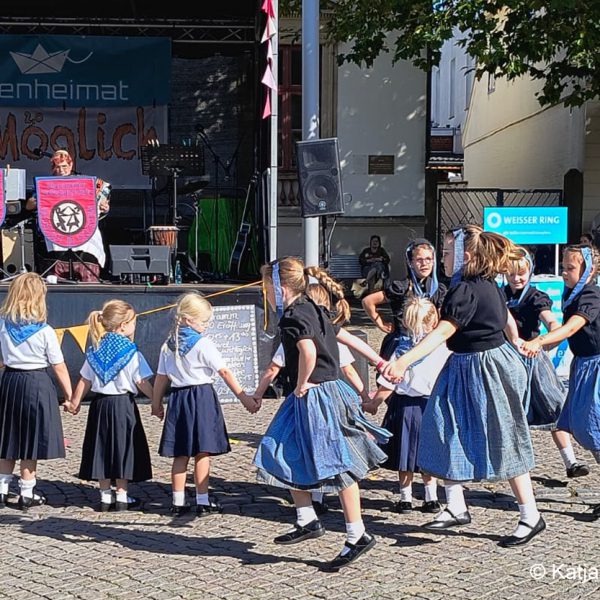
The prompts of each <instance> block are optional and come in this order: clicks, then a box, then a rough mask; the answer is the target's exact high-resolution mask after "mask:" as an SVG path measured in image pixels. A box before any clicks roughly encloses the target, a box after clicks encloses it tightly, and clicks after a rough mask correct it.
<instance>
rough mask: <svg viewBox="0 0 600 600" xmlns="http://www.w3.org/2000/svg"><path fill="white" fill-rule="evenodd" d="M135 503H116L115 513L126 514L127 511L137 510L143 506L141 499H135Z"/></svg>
mask: <svg viewBox="0 0 600 600" xmlns="http://www.w3.org/2000/svg"><path fill="white" fill-rule="evenodd" d="M132 500H133V502H119V501H118V500H117V501H116V502H115V512H124V511H126V510H137V509H138V508H140V507H141V506H142V501H141V500H140V499H139V498H136V499H133V498H132Z"/></svg>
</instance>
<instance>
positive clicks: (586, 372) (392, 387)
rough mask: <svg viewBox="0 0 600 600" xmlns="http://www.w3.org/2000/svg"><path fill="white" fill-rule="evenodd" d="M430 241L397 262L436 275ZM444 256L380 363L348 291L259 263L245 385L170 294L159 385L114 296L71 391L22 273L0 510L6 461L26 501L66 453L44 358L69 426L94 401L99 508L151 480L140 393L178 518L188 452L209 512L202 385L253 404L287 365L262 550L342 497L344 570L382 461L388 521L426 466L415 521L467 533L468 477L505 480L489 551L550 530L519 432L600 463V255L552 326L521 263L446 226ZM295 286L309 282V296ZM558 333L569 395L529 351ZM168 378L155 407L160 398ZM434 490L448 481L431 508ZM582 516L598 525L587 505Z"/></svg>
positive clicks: (262, 452) (365, 537) (357, 549)
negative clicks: (253, 357)
mask: <svg viewBox="0 0 600 600" xmlns="http://www.w3.org/2000/svg"><path fill="white" fill-rule="evenodd" d="M427 244H428V243H426V244H425V245H424V246H423V247H421V246H419V247H416V248H412V250H411V255H410V258H412V254H414V255H415V256H416V255H417V254H418V253H419V252H421V254H423V252H425V254H426V253H427V252H430V253H431V258H430V259H429V258H428V260H431V261H432V262H433V271H434V273H435V253H434V250H433V248H432V247H430V245H428V246H427ZM425 254H423V255H424V256H425ZM419 256H420V255H419ZM408 257H409V255H408V253H407V258H408ZM423 262H424V259H423ZM443 264H444V270H445V273H446V275H447V276H448V277H449V278H451V281H450V285H449V287H448V290H447V291H446V289H445V288H443V286H441V284H440V285H438V284H437V280H436V281H435V285H431V282H429V284H428V283H427V282H426V281H425V277H426V276H427V275H424V276H423V277H420V275H423V274H424V273H426V270H423V271H422V272H418V271H413V270H412V269H411V265H410V263H409V265H408V266H409V272H410V273H411V276H412V280H414V281H413V282H412V283H411V287H412V289H413V290H414V293H410V294H407V295H406V298H405V301H404V303H403V306H402V318H401V320H400V322H399V323H398V326H397V327H396V328H395V331H394V338H393V348H386V349H385V354H386V356H387V357H388V358H389V360H386V359H383V358H381V356H380V355H379V354H377V353H376V352H375V351H374V350H372V349H371V348H370V347H369V346H368V345H367V344H366V343H365V342H363V341H362V340H361V339H359V338H358V337H356V336H354V335H352V334H350V333H349V332H348V331H347V330H345V329H344V328H343V326H342V325H343V324H344V323H345V322H347V321H348V320H349V316H350V310H349V306H348V304H347V302H346V300H345V298H344V292H345V290H344V288H343V286H342V285H340V284H339V283H338V282H336V281H335V280H333V279H332V278H331V277H330V276H329V274H328V273H326V272H325V271H323V270H322V269H320V268H318V267H308V268H305V267H304V265H303V263H302V262H301V261H300V260H299V259H296V258H290V257H287V258H282V259H279V260H277V261H274V262H273V263H270V264H268V265H265V266H264V267H263V268H262V270H261V273H262V280H263V292H264V294H265V295H266V299H267V301H268V303H269V305H270V306H271V308H272V309H273V310H274V311H276V312H277V314H278V317H279V332H280V339H281V346H280V348H278V349H277V351H276V353H275V356H274V357H273V361H272V363H271V364H270V365H269V367H268V368H267V370H266V371H265V373H264V375H263V377H262V378H261V380H260V383H259V385H258V388H257V389H256V390H255V391H254V392H252V393H247V392H246V391H245V390H243V389H242V387H241V386H240V384H239V382H238V381H237V379H236V378H235V376H234V375H233V373H232V372H231V371H230V370H229V369H228V368H227V365H226V364H225V362H224V360H223V357H222V356H221V353H220V352H219V350H218V348H217V347H216V346H215V344H214V343H213V342H212V340H211V339H210V337H209V336H206V335H204V332H205V329H206V327H207V325H208V323H209V321H210V319H211V316H212V308H211V306H210V304H209V303H208V301H207V300H206V299H204V298H203V297H202V296H200V295H199V294H196V293H188V294H185V295H184V296H182V297H181V298H180V299H179V300H178V302H177V305H176V309H175V314H174V324H173V328H172V330H171V332H170V333H169V335H168V338H167V340H166V341H165V343H164V344H163V346H162V348H161V351H160V358H159V364H158V368H157V374H156V376H155V379H154V384H153V386H151V384H150V382H149V380H150V378H151V377H152V375H153V373H152V370H151V369H150V367H149V365H148V363H147V362H146V360H145V359H144V357H143V355H142V354H141V353H140V351H139V350H138V348H137V346H136V345H135V343H134V342H133V336H134V331H135V322H136V321H135V319H136V315H135V311H134V309H133V307H132V306H130V305H129V304H127V303H125V302H123V301H121V300H111V301H109V302H107V303H106V304H105V305H104V306H103V307H102V310H99V311H94V312H92V313H91V314H90V316H89V319H88V323H89V327H90V338H91V344H90V347H89V348H88V350H87V351H86V357H85V363H84V365H83V367H82V369H81V378H80V380H79V382H78V383H77V385H76V387H75V390H74V391H72V389H71V382H70V379H69V376H68V372H67V369H66V367H65V363H64V359H63V356H62V353H61V350H60V346H59V343H58V340H57V337H56V334H55V332H54V330H53V329H52V328H51V327H49V326H48V325H47V324H46V302H45V294H46V289H45V284H44V282H43V280H42V279H41V278H40V277H39V276H37V275H35V274H24V275H21V276H19V277H17V278H16V279H15V280H14V281H13V282H12V283H11V286H10V288H9V291H8V294H7V297H6V300H5V302H4V304H3V306H2V307H1V309H0V318H1V320H0V349H1V353H2V361H3V364H4V366H5V372H4V375H3V378H2V382H1V384H0V507H1V506H3V505H5V504H6V502H7V499H8V486H9V483H10V481H11V479H12V477H13V475H12V473H13V470H14V467H15V461H16V460H20V479H19V488H20V495H19V500H18V506H19V507H20V508H22V509H24V510H26V509H28V508H29V507H31V506H36V505H40V504H43V503H44V502H45V501H46V499H45V497H44V495H43V493H42V492H41V491H39V490H37V489H36V467H37V461H38V460H43V459H51V458H61V457H64V455H65V451H64V444H63V438H62V426H61V420H60V414H59V405H58V401H57V394H56V391H55V388H54V386H53V384H52V381H51V379H50V377H49V376H48V374H47V368H48V367H51V368H52V369H53V371H54V373H55V376H56V380H57V382H58V384H59V385H60V387H61V388H62V392H63V395H64V397H65V401H64V405H63V406H64V409H65V410H66V411H68V412H70V413H72V414H74V415H76V414H77V413H78V412H79V409H80V406H81V401H82V399H83V398H84V397H85V396H86V395H87V394H88V392H90V391H91V392H93V393H94V395H93V399H92V400H91V404H90V408H89V411H88V420H87V425H86V430H85V436H84V441H83V449H82V459H81V466H80V471H79V477H80V478H81V479H84V480H97V481H98V483H99V489H100V510H101V511H104V512H106V511H109V510H116V511H124V510H132V509H135V508H137V507H138V506H139V501H138V500H136V499H134V498H131V497H130V496H128V494H127V484H128V482H129V481H143V480H147V479H150V478H151V477H152V469H151V460H150V452H149V449H148V443H147V441H146V436H145V433H144V429H143V426H142V423H141V420H140V415H139V412H138V409H137V406H136V403H135V401H134V395H135V394H136V393H137V392H141V393H142V394H144V395H146V396H148V397H149V398H151V399H152V415H154V416H156V417H158V418H159V419H161V420H162V419H164V424H163V431H162V436H161V440H160V445H159V454H160V455H161V456H165V457H172V458H173V466H172V474H171V483H172V494H173V496H172V507H171V511H172V513H173V514H174V515H181V514H184V513H186V512H188V511H189V510H190V509H191V508H192V505H191V504H190V503H189V502H188V501H187V500H186V494H185V482H186V474H187V468H188V463H189V461H190V459H191V458H193V459H194V480H195V485H196V502H195V511H196V513H197V514H198V515H205V514H210V513H215V512H220V511H221V510H222V508H221V506H220V504H219V502H218V500H217V499H216V498H215V497H214V496H211V495H209V472H210V457H211V456H215V455H219V454H224V453H226V452H229V451H230V446H229V440H228V435H227V429H226V425H225V420H224V418H223V413H222V411H221V407H220V404H219V399H218V398H217V396H216V394H215V391H214V389H213V387H212V381H213V378H214V376H215V375H216V374H218V375H219V376H220V377H222V378H223V380H224V381H225V383H226V384H227V385H228V387H229V388H230V389H231V390H232V392H233V393H234V394H235V396H236V397H237V398H238V399H239V400H240V402H241V403H242V404H243V406H244V407H245V408H246V409H247V410H248V411H249V412H250V413H255V412H256V411H258V410H259V409H260V407H261V402H262V396H263V395H264V393H265V391H266V389H267V387H268V386H269V384H270V383H271V382H272V381H273V379H274V378H275V377H276V376H277V375H278V374H279V372H280V371H281V369H284V370H285V374H286V382H287V383H286V386H285V387H286V389H285V392H286V394H285V396H286V397H285V399H284V400H283V402H282V404H281V406H280V408H279V410H278V411H277V413H276V415H275V416H274V418H273V420H272V422H271V424H270V425H269V427H268V428H267V431H266V432H265V434H264V436H263V438H262V440H261V442H260V444H259V447H258V449H257V452H256V455H255V458H254V463H255V465H256V467H257V469H258V471H257V478H258V480H259V481H260V482H262V483H266V484H269V485H274V486H277V487H281V488H286V489H288V490H289V491H290V492H291V495H292V498H293V501H294V504H295V508H296V521H295V523H294V525H293V527H292V529H291V530H290V531H288V532H286V533H283V534H282V535H280V536H278V537H276V538H275V539H274V540H273V541H274V543H276V544H295V543H300V542H304V541H306V540H310V539H314V538H318V537H320V536H322V535H324V533H325V529H324V527H323V524H322V523H321V520H320V518H319V516H318V513H319V512H321V511H319V510H318V507H319V506H321V507H322V503H321V502H320V501H322V495H323V493H326V492H329V493H337V494H338V495H339V498H340V503H341V506H342V510H343V514H344V519H345V523H346V541H345V543H344V546H343V547H342V550H341V551H340V553H339V554H338V555H337V556H336V557H335V558H334V559H333V560H332V561H330V562H329V563H328V564H327V568H328V569H330V570H334V571H336V570H339V569H340V568H342V567H344V566H345V565H347V564H349V563H351V562H353V561H354V560H356V559H357V558H358V557H359V556H361V555H362V554H364V553H365V552H367V551H368V550H369V549H371V548H372V547H373V546H374V545H375V538H374V537H373V536H372V535H371V534H370V533H368V532H367V531H366V528H365V525H364V523H363V520H362V513H361V502H360V492H359V486H358V484H359V482H360V480H361V479H363V478H364V477H365V476H366V475H367V473H368V472H369V471H370V470H372V469H374V468H377V467H379V466H381V467H384V468H387V469H392V470H394V471H396V472H398V477H399V485H400V495H399V500H398V502H396V503H395V504H394V506H393V509H394V510H396V511H397V512H400V513H408V512H411V511H412V510H413V498H412V480H413V475H414V473H417V472H420V473H421V475H422V477H423V483H424V488H425V501H424V503H423V505H422V507H421V509H422V511H423V512H426V513H431V514H432V515H435V516H433V519H432V520H431V521H429V522H428V523H426V524H425V525H424V527H425V528H426V529H428V530H444V529H448V528H451V527H458V526H462V525H466V524H468V523H470V522H471V514H470V512H469V510H468V507H467V504H466V501H465V497H464V493H463V485H462V484H463V483H464V482H466V481H484V480H485V481H498V480H508V481H509V484H510V486H511V488H512V490H513V493H514V495H515V497H516V499H517V503H518V506H519V520H518V523H517V525H516V527H515V529H514V530H513V531H512V532H511V533H510V534H509V535H507V536H505V537H503V538H502V539H501V540H500V545H502V546H504V547H512V546H519V545H522V544H525V543H527V542H529V541H530V540H531V539H532V538H533V537H535V536H536V535H537V534H539V533H540V532H541V531H543V529H545V527H546V524H545V522H544V519H543V517H542V516H541V515H540V513H539V511H538V509H537V506H536V502H535V497H534V493H533V488H532V484H531V479H530V476H529V472H530V471H531V469H532V468H533V467H534V452H533V445H532V442H531V437H530V431H529V428H530V426H532V427H533V426H543V427H546V428H550V429H551V430H552V436H553V438H554V441H555V443H556V445H557V446H558V448H559V451H560V453H561V457H562V459H563V461H564V463H565V467H566V469H567V475H568V476H569V477H579V476H583V475H586V474H587V473H588V472H589V469H588V467H587V466H586V465H585V464H583V463H581V462H578V461H577V460H576V458H575V455H574V451H573V448H572V445H571V442H570V436H569V433H572V434H573V435H574V437H575V439H576V440H577V441H578V442H579V443H580V444H581V445H582V446H583V447H584V448H586V449H588V450H591V451H592V453H593V455H594V457H595V458H596V460H597V461H598V462H600V426H599V425H598V424H599V423H600V398H599V397H598V392H597V390H598V382H599V379H600V288H598V287H597V286H596V285H595V280H596V278H597V276H598V273H599V269H600V257H599V256H598V252H597V251H596V250H595V249H593V248H591V247H589V246H582V245H577V246H569V247H567V248H566V250H565V252H564V258H563V278H564V281H565V295H564V300H563V308H564V324H563V325H562V326H561V325H559V324H558V322H557V321H556V319H554V317H553V316H552V313H551V311H550V308H551V304H550V303H549V299H548V298H547V296H545V294H543V293H542V292H539V291H538V290H536V289H535V288H534V287H533V286H531V285H530V278H531V275H532V272H533V269H532V262H531V259H530V257H529V254H528V253H527V251H526V250H525V249H523V248H519V247H517V246H515V245H514V244H513V243H512V242H510V241H509V240H508V239H506V238H504V237H502V236H499V235H496V234H493V233H488V232H483V231H482V230H481V229H480V228H479V227H476V226H465V227H462V228H459V229H456V230H453V231H451V232H449V233H448V234H447V235H446V236H445V239H444V248H443ZM429 273H431V269H429ZM499 274H502V275H505V276H506V277H507V280H508V284H507V285H506V286H504V287H503V288H501V287H499V286H498V284H497V282H496V278H497V276H498V275H499ZM309 278H313V279H315V280H316V281H317V282H318V283H316V284H310V285H309ZM435 294H437V295H438V296H439V295H440V294H441V297H440V298H437V297H433V296H435ZM444 294H445V296H444ZM438 306H441V308H439V309H438ZM332 308H333V310H332ZM541 322H543V323H544V324H545V326H546V327H547V329H548V333H545V334H544V335H539V333H540V323H541ZM565 339H568V343H569V346H570V348H571V350H572V352H573V355H574V357H575V358H574V361H573V364H572V367H571V382H575V381H576V382H577V385H572V386H571V387H570V388H569V391H568V394H567V392H566V390H565V388H564V387H563V385H562V383H561V381H560V380H559V379H558V377H557V376H556V373H555V370H554V367H553V365H552V363H551V361H550V359H549V358H548V356H547V355H546V354H545V353H544V352H543V349H544V348H549V347H552V346H553V345H556V344H558V343H560V342H561V341H562V340H565ZM386 346H390V339H388V340H386ZM348 348H350V349H352V350H354V351H355V352H358V353H360V354H362V355H363V356H365V357H366V358H367V360H368V361H369V362H371V363H372V364H373V365H376V368H377V371H378V372H379V374H380V375H379V378H378V380H377V382H378V390H377V391H376V392H375V394H374V395H373V397H372V398H371V397H369V396H368V395H367V394H366V392H365V387H364V385H363V383H362V381H361V380H360V377H358V375H357V373H356V371H355V370H354V369H353V367H352V365H351V363H352V357H351V354H350V353H349V352H348ZM342 373H343V374H344V375H345V376H346V379H347V380H348V382H349V383H350V385H348V383H346V381H344V379H343V378H342ZM169 386H170V392H169V395H168V400H167V408H166V414H165V409H164V405H163V397H164V396H165V394H166V393H167V390H168V388H169ZM565 395H566V401H565ZM383 402H386V403H387V411H386V415H385V417H384V419H383V424H382V426H381V427H379V426H377V425H376V424H375V423H374V422H373V421H372V420H370V419H368V418H367V417H366V416H365V412H368V413H371V414H376V413H377V410H378V407H379V406H380V405H381V404H382V403H383ZM437 479H441V480H442V481H443V484H444V488H445V496H446V505H445V507H444V508H443V509H442V506H441V504H440V502H439V500H438V495H437ZM315 500H317V502H316V503H315ZM316 509H317V510H316ZM593 514H594V516H595V517H599V516H600V507H595V508H594V509H593Z"/></svg>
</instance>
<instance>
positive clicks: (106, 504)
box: [100, 502, 115, 513]
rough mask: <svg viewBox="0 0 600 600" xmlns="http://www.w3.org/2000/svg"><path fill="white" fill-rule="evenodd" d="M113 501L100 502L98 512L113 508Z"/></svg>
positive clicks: (105, 511)
mask: <svg viewBox="0 0 600 600" xmlns="http://www.w3.org/2000/svg"><path fill="white" fill-rule="evenodd" d="M114 508H115V503H114V502H100V512H102V513H107V512H108V511H110V510H114Z"/></svg>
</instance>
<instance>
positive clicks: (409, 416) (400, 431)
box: [381, 392, 428, 473]
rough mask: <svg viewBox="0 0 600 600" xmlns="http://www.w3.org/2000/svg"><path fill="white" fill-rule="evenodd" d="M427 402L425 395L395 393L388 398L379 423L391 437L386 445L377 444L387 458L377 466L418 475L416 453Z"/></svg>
mask: <svg viewBox="0 0 600 600" xmlns="http://www.w3.org/2000/svg"><path fill="white" fill-rule="evenodd" d="M427 400H428V398H427V397H426V396H417V397H412V396H404V395H401V394H396V393H395V392H394V393H393V394H392V395H391V396H390V397H389V399H388V409H387V412H386V413H385V417H384V418H383V423H382V424H381V426H382V427H383V428H384V429H387V430H388V431H389V432H391V434H392V437H391V438H390V439H389V440H388V441H387V443H385V444H382V445H381V449H382V450H383V451H384V452H385V453H386V454H387V456H388V458H387V460H386V461H385V462H384V463H382V464H381V466H382V467H383V468H384V469H390V470H392V471H411V472H413V473H418V472H419V467H418V464H417V450H418V448H419V435H420V433H421V420H422V419H423V411H424V410H425V406H426V405H427Z"/></svg>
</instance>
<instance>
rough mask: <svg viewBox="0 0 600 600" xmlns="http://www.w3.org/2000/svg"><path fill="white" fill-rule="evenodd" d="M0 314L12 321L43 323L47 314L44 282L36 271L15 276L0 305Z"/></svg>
mask: <svg viewBox="0 0 600 600" xmlns="http://www.w3.org/2000/svg"><path fill="white" fill-rule="evenodd" d="M0 315H2V317H4V318H5V319H6V320H7V321H12V322H13V323H19V322H28V323H43V322H45V321H46V318H47V316H48V309H47V307H46V282H45V281H44V280H43V279H42V278H41V277H40V276H39V275H38V274H37V273H23V274H22V275H19V276H18V277H15V278H14V279H13V280H12V281H11V282H10V286H9V288H8V294H7V295H6V298H5V299H4V303H3V304H2V306H1V307H0Z"/></svg>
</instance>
